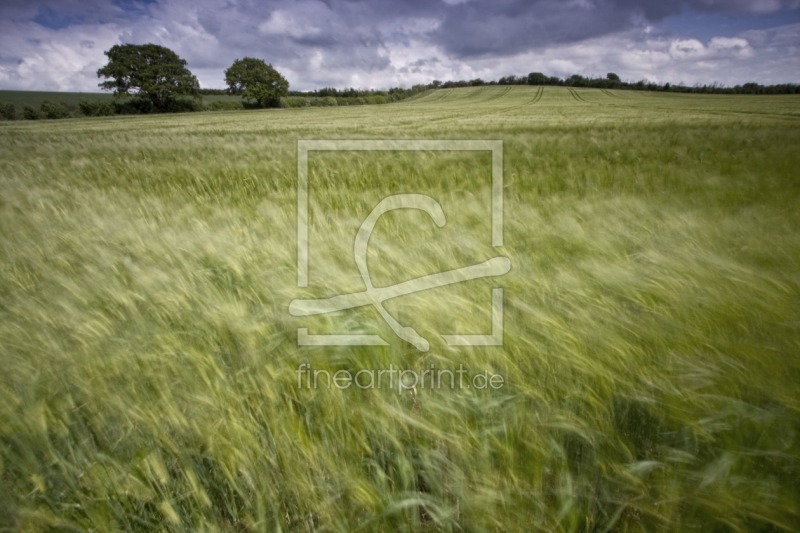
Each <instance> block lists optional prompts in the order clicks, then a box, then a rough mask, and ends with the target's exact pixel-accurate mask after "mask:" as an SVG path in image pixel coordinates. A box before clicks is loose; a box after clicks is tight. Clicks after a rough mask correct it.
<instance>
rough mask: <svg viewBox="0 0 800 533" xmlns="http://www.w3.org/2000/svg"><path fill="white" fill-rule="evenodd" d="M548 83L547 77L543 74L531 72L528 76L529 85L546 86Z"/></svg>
mask: <svg viewBox="0 0 800 533" xmlns="http://www.w3.org/2000/svg"><path fill="white" fill-rule="evenodd" d="M547 81H548V80H547V76H545V75H544V74H542V73H541V72H531V73H530V74H528V85H545V84H546V83H547Z"/></svg>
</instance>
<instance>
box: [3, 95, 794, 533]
mask: <svg viewBox="0 0 800 533" xmlns="http://www.w3.org/2000/svg"><path fill="white" fill-rule="evenodd" d="M0 100H2V96H1V95H0ZM798 126H800V96H797V95H779V96H773V95H770V96H766V95H758V96H751V95H698V94H677V93H675V94H673V93H648V92H634V91H615V90H604V89H575V88H567V87H528V86H496V85H493V86H483V87H473V88H457V89H440V90H432V91H428V92H426V93H423V94H419V95H416V96H413V97H411V98H408V99H406V100H403V101H400V102H395V103H389V104H385V105H365V106H347V107H344V106H343V107H315V108H311V107H309V108H290V109H270V110H251V111H248V112H246V113H244V112H226V111H219V112H213V113H186V114H174V115H144V116H112V117H93V118H70V119H65V120H58V121H13V122H2V123H0V139H2V142H0V268H2V275H1V276H0V350H2V351H1V352H0V366H1V367H2V368H3V372H2V374H0V530H3V531H6V530H7V531H44V530H53V529H64V530H77V531H84V530H108V531H111V530H130V531H149V530H154V529H156V530H165V531H184V530H197V531H531V530H535V531H610V530H613V531H654V530H658V531H686V530H689V529H702V530H706V529H708V530H720V531H723V530H724V531H765V532H766V531H793V530H795V528H796V527H797V524H798V523H800V509H798V505H797V502H798V501H800V485H798V483H797V479H798V476H800V359H798V355H799V352H800V212H798V210H797V205H800V179H798V173H797V169H798V168H800V152H798V150H797V148H796V147H797V146H798V145H800V128H799V127H798ZM329 139H333V140H335V139H339V140H358V139H360V140H392V139H395V140H439V141H445V140H489V141H502V151H503V153H502V156H503V158H502V162H503V167H502V175H503V187H502V196H503V201H504V220H503V223H504V224H503V225H504V230H503V231H504V238H503V245H502V246H501V247H493V246H490V245H489V244H487V243H489V242H490V240H491V239H490V237H491V235H492V227H491V224H490V222H489V221H491V209H489V208H488V207H487V204H486V202H484V201H483V200H482V199H483V198H484V197H486V196H487V195H489V194H490V193H491V191H492V190H493V189H492V187H493V185H492V183H491V182H490V181H487V178H486V173H482V170H481V169H484V168H487V166H488V167H489V168H491V164H492V160H491V157H490V156H489V155H487V154H486V153H466V152H453V153H439V152H433V151H425V150H422V151H420V152H419V154H417V153H401V152H396V153H387V152H365V151H357V150H355V151H351V152H347V153H336V152H330V153H328V152H325V153H316V154H311V155H309V159H308V164H309V167H308V168H309V174H308V179H309V182H308V183H309V204H310V211H309V217H308V224H309V228H310V232H309V240H308V243H309V249H310V253H311V260H310V263H309V279H310V282H309V284H308V287H303V288H298V274H297V257H298V253H297V242H298V240H297V239H298V237H297V235H298V230H297V206H298V142H299V141H302V140H329ZM408 193H418V194H426V195H429V196H430V197H431V198H433V199H435V200H436V201H437V202H438V203H439V204H440V205H441V207H442V209H443V211H444V213H445V214H446V216H447V224H446V225H444V226H442V227H436V225H434V224H433V223H432V221H431V219H430V218H428V217H427V216H426V215H423V214H420V213H414V212H394V213H388V214H386V215H385V216H384V217H383V218H382V219H381V221H380V222H379V223H378V224H377V225H376V227H375V231H374V235H373V237H372V240H371V241H370V247H369V252H368V254H367V257H368V258H369V267H370V269H371V274H372V276H373V278H372V279H373V280H374V282H375V285H376V286H386V285H391V284H394V283H401V282H403V281H406V280H408V279H410V278H413V277H418V276H428V275H432V274H435V273H437V272H443V271H447V270H451V269H457V268H460V267H462V266H464V265H467V264H474V263H478V262H480V261H484V260H487V259H489V258H491V257H492V256H494V255H497V254H500V255H503V256H505V257H508V258H509V259H510V261H511V265H512V267H511V271H510V272H508V273H507V274H505V275H504V276H503V277H499V278H497V283H500V284H501V285H502V287H503V289H504V296H503V299H504V315H503V319H504V337H503V343H502V345H500V346H487V347H454V346H449V345H447V344H446V343H445V342H443V340H442V338H441V337H440V335H439V334H441V333H442V332H444V333H448V332H452V331H459V332H463V331H468V332H474V331H481V328H485V327H486V326H485V324H486V323H487V321H488V322H489V323H491V320H492V318H491V316H490V315H489V313H488V312H487V311H486V309H485V308H484V307H483V306H482V303H483V302H485V301H486V298H487V297H488V295H490V294H492V293H491V290H492V288H493V287H494V285H493V284H492V283H493V282H492V281H491V280H476V281H470V282H469V283H462V284H460V285H457V286H455V285H454V286H451V287H442V288H437V289H434V290H431V291H430V292H429V293H425V294H419V295H411V296H404V297H402V298H397V299H394V300H390V301H387V302H386V309H387V311H388V312H389V313H391V315H392V316H394V317H397V319H398V320H399V321H400V322H401V323H402V324H404V325H409V326H413V327H414V328H416V330H417V331H418V332H419V333H420V334H421V335H422V336H424V337H425V338H427V339H430V341H431V344H430V350H429V351H427V352H422V351H419V350H417V349H415V348H414V346H412V345H411V344H409V343H408V342H404V341H402V340H401V339H399V338H398V336H397V335H396V334H395V333H394V331H393V330H392V329H391V328H390V326H389V325H388V324H387V322H386V321H385V320H384V319H383V318H382V317H381V315H380V314H379V313H378V312H376V310H375V309H374V308H372V307H363V308H358V309H352V310H346V311H340V312H338V313H335V314H330V315H321V316H314V317H297V316H292V315H291V314H290V313H289V306H290V302H292V301H293V300H295V299H300V298H324V297H329V296H332V295H336V294H343V293H349V292H357V291H359V290H363V289H364V281H363V277H362V276H361V275H360V273H359V270H358V268H357V266H356V264H355V263H354V259H353V256H354V250H353V247H354V245H353V243H354V239H355V238H356V234H357V232H358V230H359V227H360V225H361V224H362V222H363V220H364V219H365V218H366V217H367V216H368V215H369V213H370V211H371V210H372V209H373V208H374V207H375V205H377V204H378V202H380V201H381V199H383V198H385V197H387V196H390V195H394V194H408ZM476 295H477V296H476ZM303 327H308V328H309V331H312V332H318V331H339V330H342V329H344V330H346V331H348V332H357V333H362V334H376V335H380V336H381V337H382V338H383V339H385V340H386V341H387V344H388V345H386V346H369V347H364V346H357V347H354V346H318V347H308V346H299V345H298V328H303ZM302 365H307V366H306V367H303V366H302ZM459 365H461V366H462V367H463V368H465V369H467V370H468V371H469V373H470V375H476V374H481V373H485V374H486V375H498V376H502V379H503V385H502V387H498V388H490V387H489V388H487V387H484V388H480V387H477V386H474V382H473V386H462V387H443V388H424V387H419V388H418V390H414V391H411V390H407V389H402V388H401V387H394V388H364V389H361V388H358V387H350V388H347V389H341V388H337V387H336V386H317V387H310V386H307V384H308V382H307V381H303V380H304V379H305V378H307V377H308V376H309V374H304V373H303V372H304V370H303V369H304V368H307V369H311V370H312V371H313V370H319V371H320V372H327V373H329V374H334V373H336V372H339V371H341V372H345V373H350V374H351V375H352V374H355V373H357V372H358V371H360V370H369V371H378V370H381V369H387V368H399V369H413V370H415V371H423V370H425V369H431V368H436V369H449V370H454V369H456V368H459Z"/></svg>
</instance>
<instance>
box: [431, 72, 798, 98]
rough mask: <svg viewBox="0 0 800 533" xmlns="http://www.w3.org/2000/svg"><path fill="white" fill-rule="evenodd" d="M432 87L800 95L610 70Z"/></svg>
mask: <svg viewBox="0 0 800 533" xmlns="http://www.w3.org/2000/svg"><path fill="white" fill-rule="evenodd" d="M429 85H430V87H431V88H443V89H447V88H451V87H476V86H481V85H552V86H562V87H592V88H596V89H624V90H634V91H669V92H684V93H714V94H800V85H798V84H794V83H783V84H778V85H761V84H758V83H755V82H750V83H745V84H744V85H736V86H734V87H725V86H722V85H718V84H716V83H713V84H711V85H707V84H706V85H699V84H698V85H693V86H687V85H683V84H671V83H655V82H651V81H646V80H639V81H636V82H631V81H623V80H622V79H620V77H619V76H618V75H617V74H616V73H614V72H609V73H608V74H606V76H605V77H597V78H587V77H585V76H581V75H580V74H573V75H572V76H569V77H568V78H564V79H561V78H559V77H557V76H547V75H545V74H543V73H541V72H531V73H530V74H528V75H527V76H515V75H511V76H503V77H502V78H500V79H499V80H497V81H484V80H482V79H480V78H476V79H473V80H469V81H465V80H459V81H446V82H441V81H438V80H434V81H433V82H431V83H430V84H429Z"/></svg>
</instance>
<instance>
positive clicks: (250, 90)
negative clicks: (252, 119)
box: [225, 57, 289, 107]
mask: <svg viewBox="0 0 800 533" xmlns="http://www.w3.org/2000/svg"><path fill="white" fill-rule="evenodd" d="M225 83H227V84H228V91H229V92H230V93H231V94H240V95H242V98H243V99H245V100H250V101H254V102H255V103H256V105H258V106H259V107H277V106H278V105H280V102H281V96H286V94H287V93H288V92H289V82H288V81H286V78H284V77H283V76H282V75H281V74H280V72H278V71H277V70H275V69H274V68H273V67H272V65H270V64H269V63H266V62H265V61H264V60H263V59H256V58H253V57H245V58H242V59H237V60H236V61H234V62H233V65H231V66H230V67H229V68H228V69H227V70H226V71H225Z"/></svg>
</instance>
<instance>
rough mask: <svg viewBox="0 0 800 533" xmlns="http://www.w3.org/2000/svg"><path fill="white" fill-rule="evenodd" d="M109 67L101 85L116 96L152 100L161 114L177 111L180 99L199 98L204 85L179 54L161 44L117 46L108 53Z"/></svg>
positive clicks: (100, 72)
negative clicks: (176, 106)
mask: <svg viewBox="0 0 800 533" xmlns="http://www.w3.org/2000/svg"><path fill="white" fill-rule="evenodd" d="M105 54H106V55H107V56H108V64H107V65H106V66H104V67H103V68H101V69H99V70H98V71H97V77H98V78H110V79H106V81H103V82H101V83H100V84H99V85H100V87H101V88H102V89H104V90H106V91H112V90H113V91H114V95H115V96H120V95H135V96H137V97H140V98H142V99H143V100H148V101H149V102H150V103H152V106H153V108H154V109H156V110H157V111H168V110H170V109H171V108H173V106H174V104H175V101H176V100H177V97H179V96H183V95H191V96H195V97H196V96H197V95H198V91H199V90H200V84H199V83H198V82H197V78H195V76H194V75H193V74H192V73H191V72H190V71H189V69H187V68H186V61H185V60H184V59H181V58H180V57H178V54H176V53H175V52H173V51H172V50H170V49H169V48H165V47H163V46H159V45H157V44H117V45H114V46H112V47H111V49H110V50H107V51H106V52H105Z"/></svg>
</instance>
